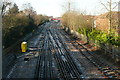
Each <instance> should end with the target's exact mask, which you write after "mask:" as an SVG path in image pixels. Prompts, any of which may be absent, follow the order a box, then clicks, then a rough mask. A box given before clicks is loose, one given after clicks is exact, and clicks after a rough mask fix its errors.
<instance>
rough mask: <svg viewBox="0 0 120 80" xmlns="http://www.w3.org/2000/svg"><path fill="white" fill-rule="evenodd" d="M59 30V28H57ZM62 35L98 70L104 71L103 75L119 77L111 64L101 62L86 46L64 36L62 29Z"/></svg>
mask: <svg viewBox="0 0 120 80" xmlns="http://www.w3.org/2000/svg"><path fill="white" fill-rule="evenodd" d="M59 31H60V30H59ZM61 34H62V35H64V36H65V38H66V39H67V40H69V41H74V43H72V44H73V46H75V47H76V48H77V49H79V51H80V52H81V53H82V54H83V55H84V56H85V57H86V58H87V59H88V60H89V61H90V62H91V63H93V64H94V65H95V66H96V67H97V68H98V70H100V71H101V72H102V73H104V75H105V76H107V77H108V78H119V79H120V75H119V74H120V73H119V72H117V71H116V70H114V68H112V66H110V65H108V64H107V63H105V62H103V61H101V60H100V57H98V56H95V55H94V54H91V53H90V52H89V51H88V50H87V48H86V47H84V46H83V45H82V44H81V43H79V42H78V41H75V40H74V39H73V38H69V37H68V36H66V35H67V34H66V33H65V32H64V31H62V32H61ZM83 51H86V52H87V54H86V53H84V52H83Z"/></svg>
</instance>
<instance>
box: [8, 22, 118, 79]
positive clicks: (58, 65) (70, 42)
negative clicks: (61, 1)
mask: <svg viewBox="0 0 120 80" xmlns="http://www.w3.org/2000/svg"><path fill="white" fill-rule="evenodd" d="M59 24H60V23H55V22H48V23H46V24H45V25H44V27H42V29H39V30H38V31H37V32H36V35H35V36H34V37H33V39H31V40H30V41H29V42H28V49H29V50H28V52H26V53H25V54H23V55H22V56H21V57H20V58H18V59H17V62H16V64H15V66H14V67H13V68H12V70H11V71H10V72H9V74H8V76H7V78H30V79H34V80H71V79H75V80H81V79H82V80H85V79H93V78H96V79H104V78H115V79H118V78H119V75H118V74H119V73H117V71H115V70H114V71H113V70H112V67H111V66H109V65H108V64H106V63H104V62H102V61H100V60H98V59H97V58H96V56H94V55H93V54H90V53H89V51H88V50H87V49H86V48H85V47H84V46H83V45H81V44H80V43H79V42H78V41H76V40H74V39H72V38H70V37H69V35H68V34H66V33H65V31H63V30H62V29H60V26H59ZM107 70H108V72H107ZM105 71H106V72H105ZM109 72H112V73H109ZM108 73H109V74H108ZM113 73H114V74H113Z"/></svg>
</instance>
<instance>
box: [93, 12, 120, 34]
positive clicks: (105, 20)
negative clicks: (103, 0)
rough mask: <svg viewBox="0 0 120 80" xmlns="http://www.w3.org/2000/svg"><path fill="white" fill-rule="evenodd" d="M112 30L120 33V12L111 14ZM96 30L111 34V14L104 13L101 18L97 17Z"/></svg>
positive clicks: (95, 21) (95, 20)
mask: <svg viewBox="0 0 120 80" xmlns="http://www.w3.org/2000/svg"><path fill="white" fill-rule="evenodd" d="M111 15H112V16H111V30H115V31H118V30H119V18H118V15H119V12H118V11H114V12H112V14H111ZM93 27H94V28H96V29H98V30H102V31H105V32H109V30H110V13H109V12H107V13H104V14H101V15H99V16H95V18H94V26H93Z"/></svg>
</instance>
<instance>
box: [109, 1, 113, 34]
mask: <svg viewBox="0 0 120 80" xmlns="http://www.w3.org/2000/svg"><path fill="white" fill-rule="evenodd" d="M109 7H110V19H109V20H110V28H109V33H111V27H112V0H110V2H109Z"/></svg>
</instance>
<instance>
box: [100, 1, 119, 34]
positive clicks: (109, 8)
mask: <svg viewBox="0 0 120 80" xmlns="http://www.w3.org/2000/svg"><path fill="white" fill-rule="evenodd" d="M99 1H100V3H101V4H102V5H103V6H104V7H105V9H106V10H107V11H108V12H109V21H110V27H109V33H111V28H112V11H113V10H114V9H115V8H116V7H117V6H118V2H113V1H112V0H109V1H107V4H104V3H103V2H102V1H101V0H99ZM114 4H115V5H114ZM113 5H114V6H113Z"/></svg>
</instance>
